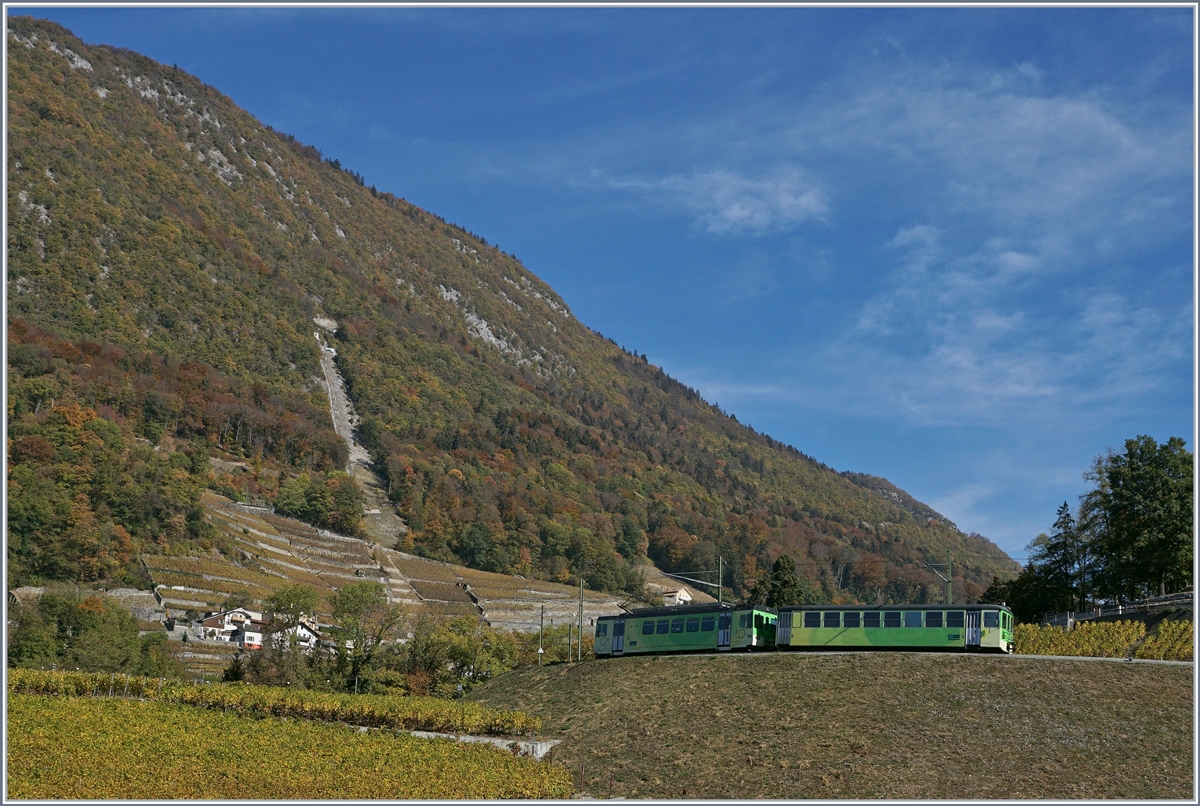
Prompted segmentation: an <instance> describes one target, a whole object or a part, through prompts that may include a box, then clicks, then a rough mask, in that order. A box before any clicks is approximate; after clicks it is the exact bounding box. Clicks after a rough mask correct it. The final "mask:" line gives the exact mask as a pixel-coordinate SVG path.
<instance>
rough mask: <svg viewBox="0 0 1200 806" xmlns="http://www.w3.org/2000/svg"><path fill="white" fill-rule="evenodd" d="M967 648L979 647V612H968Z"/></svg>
mask: <svg viewBox="0 0 1200 806" xmlns="http://www.w3.org/2000/svg"><path fill="white" fill-rule="evenodd" d="M966 638H967V646H979V611H978V610H968V611H967V635H966Z"/></svg>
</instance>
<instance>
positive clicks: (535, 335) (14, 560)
mask: <svg viewBox="0 0 1200 806" xmlns="http://www.w3.org/2000/svg"><path fill="white" fill-rule="evenodd" d="M8 25H9V31H8V34H7V36H8V45H9V48H8V90H9V94H8V135H9V140H8V145H9V152H8V165H7V171H8V198H7V204H8V220H9V231H8V243H7V247H8V287H9V292H10V293H9V303H8V311H7V313H8V320H9V327H8V331H9V339H10V343H11V344H13V345H15V346H16V347H17V348H18V349H17V351H16V352H15V353H10V356H13V358H11V359H10V364H9V367H8V379H9V391H10V399H9V407H10V423H11V426H10V434H9V436H10V438H11V439H13V440H14V444H15V445H17V446H18V448H19V449H18V450H17V451H16V456H15V459H16V461H15V464H14V467H16V468H17V470H16V476H17V483H16V484H15V485H12V486H10V495H11V496H14V500H16V501H18V503H19V506H18V508H17V512H18V514H19V519H18V520H17V521H15V522H13V523H10V530H11V531H12V532H13V533H14V534H15V535H16V538H17V539H16V540H15V541H14V542H13V543H12V546H15V547H16V548H15V549H14V548H12V547H10V568H14V569H16V571H15V574H16V576H15V577H14V579H13V580H11V581H15V582H17V583H18V584H19V583H21V582H37V581H39V580H42V579H56V578H75V579H93V580H94V579H103V578H109V577H112V576H114V575H116V573H117V572H116V571H115V570H114V569H115V568H119V567H124V566H127V565H128V564H129V561H130V560H129V558H132V557H136V556H137V555H138V554H139V553H141V552H144V551H146V550H149V549H152V548H155V546H170V545H174V544H177V543H179V542H181V541H183V542H188V541H190V543H191V544H193V545H195V546H197V547H199V548H210V547H211V546H210V545H208V544H206V543H205V540H206V539H207V538H206V537H205V535H204V534H203V530H202V529H200V528H199V527H198V526H197V517H198V511H199V508H198V506H197V493H196V492H195V486H196V485H198V484H203V483H205V480H204V478H203V473H202V472H201V469H202V468H204V463H203V459H204V458H205V455H206V454H208V455H214V456H220V457H221V458H224V459H227V460H244V461H246V462H247V463H249V464H250V465H252V466H253V468H254V472H253V473H252V474H250V473H246V474H242V475H241V476H240V477H239V478H240V480H237V479H225V480H223V481H222V484H223V485H225V486H224V487H222V489H226V490H227V491H228V492H230V493H231V494H232V493H233V492H236V490H234V489H233V488H234V487H236V486H237V485H241V486H242V492H244V493H245V494H247V495H257V496H262V497H265V498H267V499H269V500H270V499H273V498H274V497H275V496H276V495H277V494H278V491H279V487H280V485H281V483H282V480H285V479H286V478H287V477H289V476H293V475H295V474H298V473H300V472H302V471H303V472H317V471H328V470H330V469H331V468H336V467H338V466H340V465H341V464H342V463H344V461H345V450H344V447H342V446H341V445H340V444H339V443H338V442H337V440H336V439H333V438H331V434H332V432H331V430H330V428H329V420H328V404H327V402H326V400H325V396H324V390H323V387H322V385H321V380H320V376H321V370H320V365H319V356H320V348H319V345H318V339H316V338H314V332H319V333H321V334H322V335H321V338H322V339H326V340H328V341H329V342H331V344H332V346H333V347H334V348H335V349H336V350H337V363H338V367H339V369H340V371H341V372H342V374H343V376H344V377H345V379H346V383H347V387H348V392H349V394H350V396H351V397H352V399H353V402H354V406H355V408H356V410H357V411H358V413H359V414H360V415H361V416H362V418H363V422H362V424H361V426H360V428H359V436H360V439H361V441H362V442H363V443H364V444H365V445H367V446H368V447H369V448H370V450H371V451H372V454H373V459H374V461H375V465H376V468H377V469H378V471H379V472H380V473H381V474H382V475H383V477H384V486H385V487H386V489H387V490H388V494H389V496H390V498H391V501H392V503H393V504H394V505H395V506H396V507H397V509H398V511H399V513H400V514H401V515H402V516H403V517H404V518H405V519H406V521H407V523H408V525H409V527H410V532H409V539H410V545H408V546H405V547H403V548H404V550H406V551H411V552H417V553H422V554H425V555H427V556H430V557H434V558H437V559H442V560H447V561H455V562H460V563H463V564H466V565H469V566H471V567H474V568H480V569H484V570H490V571H498V572H503V573H520V574H522V575H524V576H538V577H542V578H558V579H567V578H568V577H570V576H572V575H580V574H581V575H583V576H584V577H585V578H586V579H587V581H588V583H589V585H590V586H591V587H593V588H596V589H604V590H610V591H616V590H620V589H622V588H625V589H634V588H636V586H637V582H638V575H637V573H636V567H637V565H638V564H639V563H640V562H643V561H644V559H645V558H646V557H647V556H649V558H651V559H653V560H654V561H655V562H656V563H657V564H659V565H660V566H662V567H664V568H666V569H668V570H673V569H683V568H688V569H694V568H711V567H715V566H716V562H717V556H718V554H720V555H721V556H723V557H724V558H725V559H726V561H727V565H726V567H727V568H728V569H729V575H730V576H729V578H730V579H731V582H732V585H733V587H734V588H735V589H742V590H745V589H747V588H748V587H749V586H750V585H751V584H752V583H753V581H754V579H755V578H756V577H757V576H758V575H759V574H761V573H762V571H763V570H765V569H767V568H768V567H769V565H770V563H771V561H772V560H773V559H774V558H775V557H776V556H778V555H779V554H780V553H783V552H787V553H790V554H792V555H794V556H795V557H797V559H798V562H797V564H798V566H799V568H800V569H801V571H802V572H803V573H804V574H806V575H807V576H808V577H809V578H810V579H811V581H812V583H813V587H814V589H815V590H816V591H818V593H819V596H820V597H821V598H825V599H834V600H848V599H859V600H866V601H887V600H892V601H908V600H914V599H915V600H920V599H923V598H924V597H925V596H926V595H927V591H932V593H931V594H930V595H934V596H939V595H940V591H941V585H940V583H938V582H937V580H936V579H935V578H934V577H933V576H932V575H931V574H930V573H929V572H928V571H927V570H926V569H924V567H923V563H924V561H926V560H933V561H935V562H942V561H943V558H944V557H945V556H946V554H947V552H949V553H951V554H952V555H954V569H955V572H956V580H955V581H956V584H957V585H958V587H957V588H956V590H957V591H958V594H959V595H963V594H965V596H966V597H967V598H971V597H972V596H977V595H978V594H979V593H981V592H982V590H983V588H984V587H985V586H986V585H987V584H988V583H989V582H990V581H991V578H992V576H993V575H995V574H999V575H1000V576H1002V577H1006V576H1009V575H1011V574H1012V573H1013V572H1015V569H1016V566H1015V564H1014V563H1012V561H1011V560H1009V559H1007V558H1006V557H1005V556H1004V555H1003V553H1002V552H1000V550H999V549H998V548H997V547H996V546H995V545H994V544H992V543H991V542H990V541H988V540H986V539H984V538H982V537H980V536H978V535H966V534H963V533H962V532H960V531H959V530H958V529H957V528H955V527H954V525H953V524H950V523H947V522H946V521H945V519H944V518H941V517H940V516H937V513H934V512H933V511H932V510H931V509H929V508H928V507H925V506H924V505H921V504H920V503H919V502H916V501H913V500H912V499H911V498H910V497H908V496H907V495H904V494H902V492H901V491H897V490H896V489H895V488H894V487H892V486H891V485H890V484H888V483H887V482H886V481H885V480H882V479H877V478H875V477H870V476H864V475H852V476H844V475H841V474H839V473H837V472H835V471H833V470H832V469H830V468H828V467H826V466H825V465H823V464H821V463H820V462H819V461H816V460H815V459H813V458H811V457H808V456H805V455H804V454H802V453H801V452H799V451H798V450H796V449H795V448H792V447H790V446H785V445H782V444H780V443H778V442H777V441H775V440H773V439H771V438H770V437H767V436H765V435H762V434H759V433H756V432H755V431H754V430H753V429H751V428H748V427H746V426H743V425H741V424H739V423H738V422H737V421H736V420H735V419H733V418H732V417H728V416H726V415H725V413H723V412H722V411H720V410H719V409H718V408H716V407H715V406H712V405H710V404H708V403H706V402H705V401H704V400H702V399H701V398H700V396H699V394H698V393H697V392H696V391H695V390H692V389H689V388H688V387H686V386H684V385H682V384H680V383H679V382H677V381H675V380H674V379H672V378H670V377H669V376H668V375H667V374H666V373H664V372H663V371H662V370H661V369H660V368H658V367H655V366H653V365H651V364H649V363H647V361H646V360H645V358H644V356H639V355H638V354H637V353H636V352H630V351H627V350H625V349H623V348H621V347H619V346H618V345H616V344H615V343H614V342H612V341H610V340H608V339H605V338H604V337H603V336H601V335H600V334H598V333H596V332H594V331H593V330H591V329H590V328H588V327H587V326H586V325H584V324H583V323H581V322H579V321H578V320H577V319H576V318H575V317H574V316H573V315H572V314H571V312H570V310H569V308H568V306H567V304H566V303H565V302H564V301H563V300H562V299H561V298H560V297H559V296H558V295H557V294H556V293H555V292H554V291H553V289H551V288H550V287H549V286H547V285H546V284H545V283H544V282H542V281H541V280H540V279H538V278H537V277H536V276H534V275H533V274H532V273H530V272H529V271H528V270H527V269H526V268H525V267H524V266H523V265H521V263H520V262H519V261H518V260H517V259H516V258H515V257H514V256H512V255H510V254H506V253H505V252H503V251H501V250H500V249H498V248H497V247H495V246H493V245H490V244H488V243H487V242H486V241H485V240H484V239H482V238H480V237H477V236H474V235H472V234H470V233H468V232H466V231H465V230H463V229H462V228H460V227H457V226H454V225H451V224H449V223H447V222H445V221H443V220H442V219H440V218H438V217H437V216H436V215H433V214H431V213H428V212H426V211H424V210H421V209H419V208H417V207H415V206H413V205H411V204H409V203H408V202H406V201H404V200H403V199H400V198H397V197H395V196H393V195H391V194H389V193H383V192H380V191H378V190H376V189H375V188H373V187H369V186H367V185H366V183H365V181H364V180H363V179H362V177H360V176H358V175H357V174H353V173H352V172H350V171H347V170H345V169H343V168H342V167H341V166H340V164H339V163H338V162H337V161H336V160H327V159H324V158H323V157H322V155H321V154H320V152H318V151H317V150H316V149H314V148H312V147H311V146H306V145H304V144H302V143H299V142H297V141H296V140H295V139H294V138H292V137H290V136H288V135H284V134H280V133H278V132H275V131H274V130H272V129H270V128H269V127H267V126H264V125H263V124H262V123H260V122H259V121H257V120H255V119H254V118H253V117H252V116H251V115H249V114H248V113H246V112H245V111H244V110H242V109H239V108H238V107H237V106H236V105H235V104H234V103H233V102H232V101H231V100H230V99H228V98H226V97H224V96H222V95H221V94H220V93H218V92H217V91H215V90H214V89H213V88H211V87H209V86H207V85H205V84H204V83H203V82H202V81H201V80H200V79H198V78H196V77H193V76H189V75H187V74H185V73H183V72H182V71H180V70H178V69H176V68H172V67H167V66H165V65H162V64H158V63H156V62H154V61H151V60H150V59H147V58H145V57H143V56H140V55H138V54H136V53H132V52H130V51H125V50H116V49H112V48H108V47H102V46H92V45H88V44H85V43H83V42H80V41H79V40H78V39H76V38H75V37H74V36H72V35H71V34H70V33H69V32H68V31H66V30H65V29H63V28H61V27H59V26H57V25H54V24H51V23H47V22H43V21H37V20H34V19H32V18H29V17H14V18H11V19H9V21H8ZM315 320H320V322H323V323H325V324H324V325H322V324H320V323H318V322H316V321H315ZM329 320H332V322H333V323H336V331H334V330H333V329H332V325H331V324H330V323H329ZM64 406H77V407H79V409H80V410H81V411H78V412H76V411H75V410H72V412H73V413H72V416H71V418H70V419H71V422H70V423H68V426H69V428H75V429H79V428H82V429H84V431H86V432H87V433H85V434H84V435H83V437H79V436H78V435H76V434H75V433H74V432H69V433H68V431H66V430H64V428H63V427H62V426H55V427H56V428H57V429H58V430H57V431H55V432H54V433H49V434H47V433H44V432H45V431H46V429H47V428H48V427H49V426H47V425H46V421H47V419H48V418H49V419H51V420H53V418H55V417H56V416H59V415H56V414H55V412H56V411H57V410H58V409H61V408H62V407H64ZM89 412H92V413H95V414H97V415H98V416H99V418H100V419H101V420H104V421H105V423H110V424H111V427H110V425H106V424H95V425H89V424H88V423H89V422H90V421H89V420H88V419H87V417H88V416H89V414H88V413H89ZM59 419H61V416H59ZM51 425H53V423H51ZM93 432H95V434H97V435H98V438H99V439H102V440H107V443H106V444H108V445H109V446H110V448H111V451H110V452H111V453H113V454H114V461H115V462H117V464H120V465H121V466H122V467H126V468H127V474H128V475H129V476H130V478H131V480H130V481H129V482H128V483H125V482H122V484H124V488H126V489H127V488H128V487H129V486H130V485H131V484H142V486H143V487H148V486H152V485H148V484H147V483H146V482H144V481H143V479H144V478H145V477H146V476H147V475H150V476H156V478H157V477H164V476H165V477H170V476H171V474H172V470H171V468H170V467H163V465H166V464H167V456H171V457H175V454H178V457H175V458H174V459H173V460H172V461H175V462H177V463H178V468H176V469H178V470H180V471H181V472H182V473H183V475H185V476H189V478H187V479H184V478H182V477H181V479H180V483H181V484H182V483H183V482H184V481H187V482H188V489H187V490H182V489H181V490H179V491H177V492H172V491H171V490H167V491H166V492H165V493H164V492H163V491H162V489H161V487H162V486H163V485H162V484H159V485H158V487H157V488H156V489H155V490H154V494H153V495H152V496H149V499H148V500H151V502H152V505H153V506H152V507H151V509H152V510H153V511H152V512H151V513H150V514H149V515H147V514H146V509H147V508H146V507H139V506H137V502H136V501H130V500H126V499H128V498H130V496H129V495H125V496H124V497H122V495H121V494H120V490H119V489H117V488H118V487H121V485H120V484H116V485H114V484H111V483H110V484H108V485H105V484H102V483H101V481H102V480H99V479H97V478H96V477H95V476H88V477H87V478H83V477H80V476H79V474H74V475H73V474H71V473H69V472H66V470H67V469H69V468H70V467H71V465H72V462H73V461H74V458H73V457H74V456H75V454H77V453H79V451H77V450H75V449H74V448H75V446H76V443H78V444H80V445H82V446H83V447H84V448H85V449H87V450H91V449H90V448H88V447H87V446H88V445H91V444H93V443H95V442H96V440H93V439H92V438H91V436H89V434H93ZM81 438H82V439H84V442H82V443H80V442H79V439H81ZM138 439H144V440H149V442H150V443H152V444H154V445H159V446H161V445H163V444H164V443H165V444H166V445H167V446H168V447H170V448H171V450H170V451H168V452H167V453H166V454H164V455H163V456H160V457H158V458H157V459H156V458H155V457H154V456H153V455H150V454H147V453H146V452H145V451H142V450H141V449H140V448H139V447H138V446H137V445H135V444H134V443H135V442H136V440H138ZM72 440H74V441H72ZM181 445H186V446H187V450H186V451H185V450H183V449H182V448H181V447H180V446H181ZM172 446H173V447H172ZM85 452H86V451H85ZM143 454H145V455H143ZM176 475H179V474H176ZM341 483H342V482H340V481H338V480H336V479H331V480H330V481H329V482H328V484H327V485H326V486H327V489H328V490H331V491H333V495H334V496H335V497H336V494H337V491H338V490H339V489H341V488H340V485H341ZM314 489H315V488H314ZM147 495H149V494H148V493H147ZM80 496H82V498H80ZM172 496H176V497H172ZM133 497H137V496H133ZM42 500H52V501H54V506H53V507H49V508H46V507H41V508H39V506H38V502H39V501H42ZM89 517H91V518H92V519H93V520H95V521H96V523H97V524H98V526H97V527H96V529H91V530H90V531H88V530H84V531H88V533H89V534H90V533H92V532H96V531H98V530H99V531H103V533H104V534H105V535H108V537H106V538H105V540H104V541H101V543H102V545H99V546H97V545H92V544H89V543H87V541H83V542H80V541H81V540H82V538H79V539H77V538H76V537H64V535H68V533H70V532H71V530H72V529H74V528H75V527H76V526H77V525H78V524H79V523H81V522H84V521H86V520H87V519H88V518H89ZM117 527H120V531H118V530H117ZM104 530H107V531H104ZM209 538H211V536H209ZM209 542H210V543H211V540H209ZM47 545H51V546H52V547H51V550H50V551H49V552H48V553H47V551H46V547H47ZM64 557H65V561H59V560H61V559H63V558H64Z"/></svg>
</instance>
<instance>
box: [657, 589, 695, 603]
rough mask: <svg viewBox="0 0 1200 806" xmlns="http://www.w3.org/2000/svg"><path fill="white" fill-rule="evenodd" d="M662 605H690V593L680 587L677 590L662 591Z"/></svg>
mask: <svg viewBox="0 0 1200 806" xmlns="http://www.w3.org/2000/svg"><path fill="white" fill-rule="evenodd" d="M662 598H663V604H664V605H665V606H667V607H674V606H676V605H685V604H690V603H691V601H692V592H691V591H689V590H688V589H687V587H682V588H680V589H679V590H673V591H663V593H662Z"/></svg>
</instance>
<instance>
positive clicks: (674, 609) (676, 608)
mask: <svg viewBox="0 0 1200 806" xmlns="http://www.w3.org/2000/svg"><path fill="white" fill-rule="evenodd" d="M751 608H753V609H754V610H763V611H765V612H767V613H774V612H775V609H774V608H771V607H766V606H765V605H756V604H742V605H731V604H729V603H728V602H722V603H718V602H706V603H704V604H690V605H665V606H663V607H639V608H637V609H635V610H632V611H630V612H629V613H622V614H621V615H619V616H601V617H600V618H602V619H606V620H611V619H619V618H658V617H659V616H693V615H703V614H705V613H720V612H721V611H723V610H729V611H731V612H732V611H734V610H748V609H751Z"/></svg>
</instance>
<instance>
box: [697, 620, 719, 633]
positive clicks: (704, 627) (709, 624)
mask: <svg viewBox="0 0 1200 806" xmlns="http://www.w3.org/2000/svg"><path fill="white" fill-rule="evenodd" d="M716 623H717V620H716V619H715V618H713V617H712V616H705V617H704V620H703V621H701V622H700V630H701V631H702V632H712V631H713V627H715V626H716Z"/></svg>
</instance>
